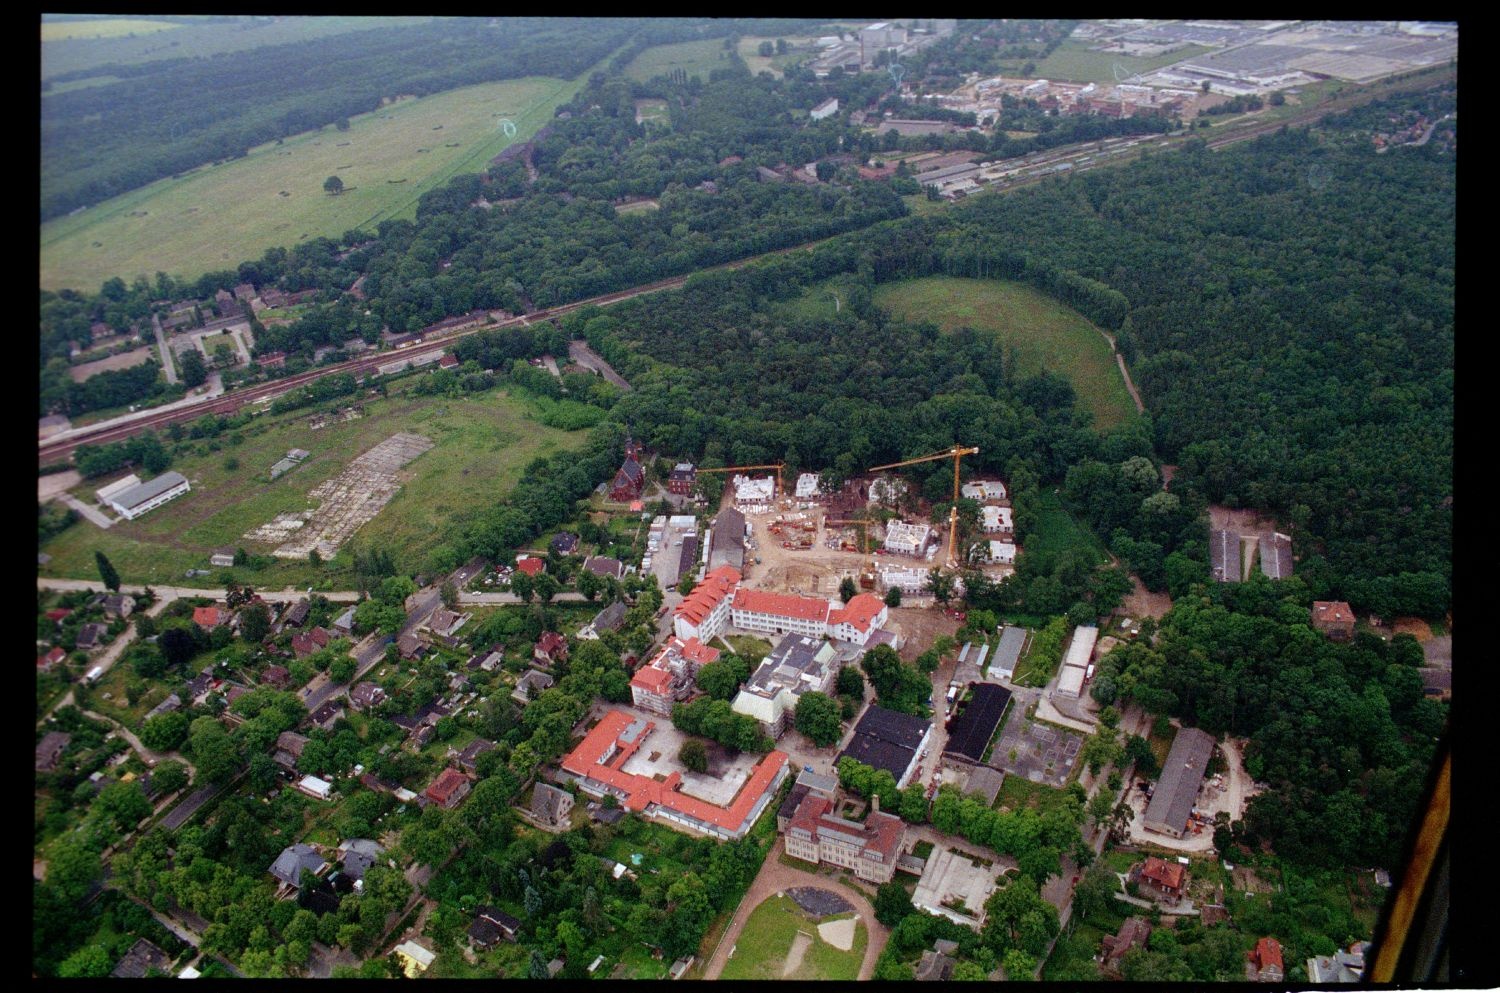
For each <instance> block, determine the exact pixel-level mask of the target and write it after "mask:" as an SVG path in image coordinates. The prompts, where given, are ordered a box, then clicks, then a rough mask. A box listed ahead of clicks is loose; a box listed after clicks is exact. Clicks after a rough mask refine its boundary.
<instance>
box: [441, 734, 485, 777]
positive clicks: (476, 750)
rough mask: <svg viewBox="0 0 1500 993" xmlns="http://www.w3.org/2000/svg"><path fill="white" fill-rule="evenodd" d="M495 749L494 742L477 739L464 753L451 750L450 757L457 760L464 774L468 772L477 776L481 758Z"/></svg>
mask: <svg viewBox="0 0 1500 993" xmlns="http://www.w3.org/2000/svg"><path fill="white" fill-rule="evenodd" d="M494 748H495V743H494V742H493V741H486V740H485V739H483V738H475V739H474V740H473V741H471V742H469V743H468V744H467V745H465V746H464V748H463V750H462V751H455V750H453V749H451V748H450V749H449V750H448V757H449V758H451V759H456V760H457V761H458V767H459V768H460V769H462V770H463V771H464V772H467V773H469V774H470V775H477V774H478V772H479V756H481V755H483V754H484V753H485V752H489V751H493V750H494Z"/></svg>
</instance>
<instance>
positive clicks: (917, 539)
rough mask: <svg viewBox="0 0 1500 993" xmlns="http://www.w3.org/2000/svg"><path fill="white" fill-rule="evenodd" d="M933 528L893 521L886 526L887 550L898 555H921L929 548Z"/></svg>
mask: <svg viewBox="0 0 1500 993" xmlns="http://www.w3.org/2000/svg"><path fill="white" fill-rule="evenodd" d="M931 533H932V528H931V527H929V526H928V525H926V524H908V523H906V522H905V521H892V522H891V523H889V524H887V525H886V526H885V550H886V551H888V552H893V553H895V554H897V555H920V554H922V552H923V551H925V550H926V548H927V537H928V535H930V534H931Z"/></svg>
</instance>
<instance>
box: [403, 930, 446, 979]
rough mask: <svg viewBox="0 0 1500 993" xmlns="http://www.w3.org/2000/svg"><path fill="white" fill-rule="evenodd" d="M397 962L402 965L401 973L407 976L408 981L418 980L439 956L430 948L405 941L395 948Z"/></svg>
mask: <svg viewBox="0 0 1500 993" xmlns="http://www.w3.org/2000/svg"><path fill="white" fill-rule="evenodd" d="M395 952H396V961H397V962H398V963H400V965H401V971H402V972H403V973H405V974H406V978H407V979H416V978H417V977H418V976H420V975H421V974H422V973H424V972H426V971H427V967H428V966H430V965H432V962H433V960H434V959H436V958H437V954H436V953H435V952H433V951H432V950H431V949H429V948H424V947H423V946H421V945H419V944H417V942H416V941H414V940H412V941H403V942H402V943H401V944H399V945H397V946H396V948H395Z"/></svg>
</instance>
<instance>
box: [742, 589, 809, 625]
mask: <svg viewBox="0 0 1500 993" xmlns="http://www.w3.org/2000/svg"><path fill="white" fill-rule="evenodd" d="M829 606H830V604H829V603H828V601H827V600H815V599H813V598H812V597H805V596H792V595H791V594H789V593H769V592H767V591H765V590H746V589H738V590H735V591H734V609H735V610H746V611H750V612H752V613H757V614H773V615H775V616H777V617H791V618H795V619H797V620H799V621H820V620H827V619H828V608H829Z"/></svg>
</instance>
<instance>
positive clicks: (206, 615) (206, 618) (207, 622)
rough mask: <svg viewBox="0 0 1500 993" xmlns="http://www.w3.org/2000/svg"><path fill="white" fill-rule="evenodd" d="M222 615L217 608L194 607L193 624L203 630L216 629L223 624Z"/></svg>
mask: <svg viewBox="0 0 1500 993" xmlns="http://www.w3.org/2000/svg"><path fill="white" fill-rule="evenodd" d="M223 614H224V612H223V611H221V610H219V608H218V607H195V608H194V609H193V623H194V624H196V625H198V626H199V627H204V628H212V627H218V626H219V625H220V624H221V623H223Z"/></svg>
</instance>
